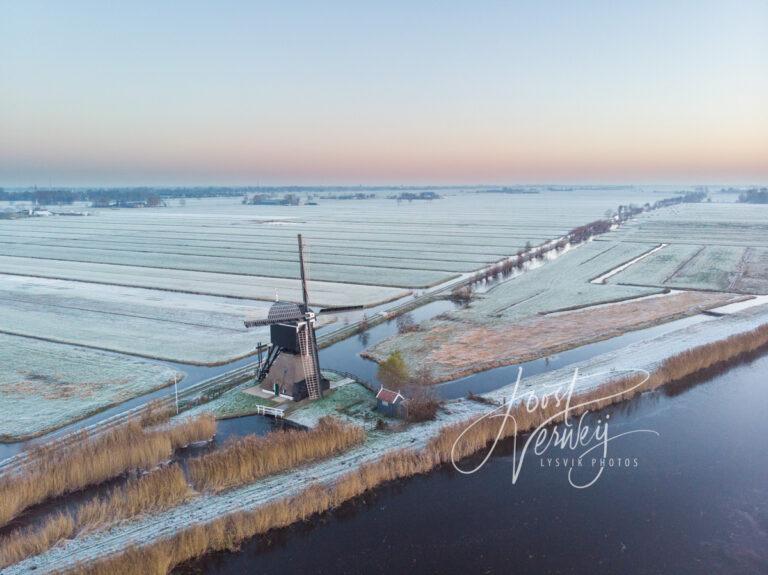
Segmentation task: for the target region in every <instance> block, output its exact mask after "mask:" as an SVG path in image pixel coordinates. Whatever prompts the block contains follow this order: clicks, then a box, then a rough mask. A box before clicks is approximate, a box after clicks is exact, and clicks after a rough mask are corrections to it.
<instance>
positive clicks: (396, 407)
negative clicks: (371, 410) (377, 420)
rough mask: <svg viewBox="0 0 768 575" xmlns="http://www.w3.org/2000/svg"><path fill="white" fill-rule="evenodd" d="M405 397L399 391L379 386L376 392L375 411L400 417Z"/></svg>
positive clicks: (388, 415)
mask: <svg viewBox="0 0 768 575" xmlns="http://www.w3.org/2000/svg"><path fill="white" fill-rule="evenodd" d="M404 401H405V397H403V395H402V394H401V393H400V392H399V391H392V390H391V389H386V388H385V387H384V386H381V389H380V390H379V392H378V393H377V394H376V411H380V412H381V413H382V414H383V415H386V416H387V417H401V416H402V415H403V408H404V404H403V402H404Z"/></svg>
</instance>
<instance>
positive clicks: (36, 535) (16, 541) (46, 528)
mask: <svg viewBox="0 0 768 575" xmlns="http://www.w3.org/2000/svg"><path fill="white" fill-rule="evenodd" d="M74 532H75V521H74V519H73V518H72V515H71V514H69V513H58V514H56V515H54V516H53V517H51V518H50V519H48V520H47V521H46V522H45V524H44V525H42V526H41V527H28V528H26V529H19V530H17V531H14V532H13V533H11V534H10V535H7V536H6V537H4V538H3V539H2V541H0V569H3V568H4V567H7V566H8V565H12V564H14V563H18V562H19V561H21V560H23V559H26V558H27V557H32V556H33V555H39V554H40V553H43V552H44V551H47V550H48V549H50V548H51V547H53V546H54V545H56V544H57V543H58V542H59V541H61V540H63V539H69V538H71V537H72V535H73V534H74Z"/></svg>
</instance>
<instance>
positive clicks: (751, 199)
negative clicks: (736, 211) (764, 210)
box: [739, 188, 768, 204]
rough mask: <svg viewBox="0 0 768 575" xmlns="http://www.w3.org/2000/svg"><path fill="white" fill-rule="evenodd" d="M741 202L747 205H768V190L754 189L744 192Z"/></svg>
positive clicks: (741, 195)
mask: <svg viewBox="0 0 768 575" xmlns="http://www.w3.org/2000/svg"><path fill="white" fill-rule="evenodd" d="M739 201H740V202H743V203H746V204H768V188H760V189H759V190H758V189H757V188H753V189H751V190H747V191H745V192H742V193H740V194H739Z"/></svg>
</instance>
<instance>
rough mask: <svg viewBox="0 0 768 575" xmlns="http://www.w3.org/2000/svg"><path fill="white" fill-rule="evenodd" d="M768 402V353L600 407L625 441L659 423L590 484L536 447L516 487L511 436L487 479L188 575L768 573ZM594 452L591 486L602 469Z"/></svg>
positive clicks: (418, 495)
mask: <svg viewBox="0 0 768 575" xmlns="http://www.w3.org/2000/svg"><path fill="white" fill-rule="evenodd" d="M767 411H768V354H765V352H763V355H761V356H753V357H752V358H750V359H748V360H746V361H744V362H742V363H740V364H739V365H737V366H734V367H732V368H731V369H728V370H725V371H723V370H720V371H710V372H709V373H707V374H705V375H702V376H699V377H697V378H695V379H690V380H688V381H686V382H683V383H680V384H677V385H674V386H670V387H666V388H662V389H660V390H658V391H655V392H652V393H646V394H643V395H642V396H640V397H637V398H635V399H634V400H632V401H629V402H625V403H623V404H619V405H616V406H613V407H611V408H609V409H607V410H604V411H601V412H599V413H597V414H591V415H588V416H587V417H585V419H584V421H583V424H584V425H589V426H591V427H594V426H595V425H597V424H598V422H602V423H603V424H604V423H605V422H606V421H609V422H610V423H609V430H610V431H609V433H610V435H611V436H616V435H618V434H621V433H626V432H632V431H636V430H641V429H644V430H651V431H654V432H657V433H658V436H656V435H654V434H651V433H632V434H630V435H626V436H624V437H621V438H618V439H616V440H614V441H612V442H610V447H609V453H608V458H606V462H605V466H604V467H603V472H602V475H601V476H600V477H599V479H598V480H597V481H596V482H595V483H594V485H592V486H591V487H589V488H586V489H575V488H574V487H572V486H571V485H570V484H569V479H568V475H567V471H566V468H563V467H554V466H549V465H548V460H554V459H555V458H561V459H562V458H572V457H575V456H577V455H579V454H580V453H581V452H582V451H583V448H579V449H577V450H575V451H561V450H559V449H552V448H550V450H548V451H547V452H545V453H544V454H543V455H542V456H538V455H535V454H533V455H531V454H530V453H529V454H528V455H527V456H526V459H525V460H524V464H523V467H522V468H521V472H520V476H519V478H518V481H517V483H516V484H513V483H512V472H513V455H512V454H513V448H514V442H513V441H512V440H507V441H505V442H503V443H502V444H499V446H497V448H496V450H495V452H494V454H493V456H492V457H491V458H490V459H489V460H488V462H487V463H486V465H485V466H484V467H482V468H481V469H480V470H479V471H478V472H477V473H475V474H473V475H462V474H460V473H458V472H457V471H455V470H454V469H453V467H452V466H450V465H447V466H444V467H442V468H440V469H439V470H437V471H435V472H432V473H430V474H427V475H424V476H419V477H414V478H410V479H407V480H402V481H397V482H394V483H391V484H388V485H386V486H383V487H381V488H379V489H376V490H374V491H373V492H371V493H369V494H366V495H365V496H363V497H361V498H358V499H356V500H354V501H351V502H348V503H347V504H345V505H343V506H342V507H341V508H339V509H337V510H335V511H333V512H329V513H325V514H323V515H321V516H319V517H317V518H315V519H313V520H312V521H310V522H307V523H303V524H299V525H295V526H293V527H290V528H287V529H283V530H279V531H275V532H272V533H270V534H269V535H268V536H266V537H259V538H255V539H253V540H251V541H249V542H247V543H246V544H244V545H243V547H242V549H241V551H239V552H236V553H218V554H214V555H210V556H207V557H205V558H203V559H202V560H200V561H197V562H195V563H193V564H189V565H185V566H183V567H181V568H179V569H178V570H177V571H176V573H177V575H181V574H184V575H187V574H193V573H195V574H197V573H206V574H210V575H234V574H239V573H263V574H269V573H275V574H277V573H279V574H281V575H286V574H291V573H302V574H303V573H329V574H339V573H366V574H368V573H387V574H390V573H522V574H528V573H530V574H537V575H538V574H542V573H578V574H581V573H625V574H635V573H637V574H645V573H648V574H651V573H675V574H688V573H696V574H700V573H707V574H709V573H726V574H734V575H735V574H745V573H754V574H758V573H761V574H762V573H766V572H768V482H766V478H768V450H766V449H765V437H766V435H768V419H766V417H765V413H766V412H767ZM607 416H610V418H609V419H606V417H607ZM559 429H562V426H560V427H559ZM524 439H525V438H522V440H524ZM518 442H519V443H518V449H519V448H520V443H521V442H522V441H521V439H519V440H518ZM518 455H519V452H518ZM591 457H592V455H590V456H589V457H585V459H586V460H587V461H586V467H585V468H584V469H579V470H577V471H578V473H577V474H576V475H575V478H576V481H577V482H578V481H579V480H580V479H581V480H584V481H585V480H587V479H589V478H590V477H592V476H594V474H595V473H596V472H597V471H598V470H599V469H600V462H598V464H597V467H595V466H594V465H590V463H591V461H590V459H591ZM481 459H482V454H478V455H476V456H473V457H472V458H469V460H467V461H464V462H462V467H463V468H470V467H473V466H474V465H476V464H477V463H479V461H480V460H481Z"/></svg>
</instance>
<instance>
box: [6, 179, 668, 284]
mask: <svg viewBox="0 0 768 575" xmlns="http://www.w3.org/2000/svg"><path fill="white" fill-rule="evenodd" d="M448 194H449V195H447V196H446V197H445V198H443V199H440V200H435V201H431V202H427V201H413V202H397V201H395V200H390V199H386V198H384V197H380V198H376V199H370V200H326V199H322V198H321V199H317V198H316V200H317V201H318V203H319V205H317V206H307V205H302V206H247V205H241V204H240V199H239V198H212V199H203V200H193V199H188V200H186V201H185V205H184V206H180V205H178V202H176V201H171V206H169V207H166V208H154V209H120V210H108V209H106V210H105V209H100V210H99V209H97V210H94V215H93V216H89V217H47V218H30V219H25V220H15V221H0V256H3V257H2V258H0V273H19V272H18V271H17V270H18V269H19V267H24V268H27V269H28V268H38V269H39V270H40V271H39V275H42V276H44V277H50V276H49V275H46V274H47V273H48V272H46V270H47V269H48V268H49V267H53V268H54V269H55V270H56V271H55V272H54V273H56V275H55V277H58V278H61V277H62V274H63V273H65V272H63V271H62V269H64V270H66V269H67V266H64V267H63V268H62V266H61V265H60V262H67V263H69V262H72V263H76V262H79V263H80V264H81V265H79V266H77V267H76V268H75V269H76V271H73V272H72V273H73V275H74V274H77V277H73V278H72V279H81V277H82V274H83V273H84V272H83V265H87V268H85V269H86V270H87V272H86V273H88V272H90V273H92V274H94V277H96V276H99V277H102V279H105V278H104V277H103V276H107V275H110V274H111V275H115V274H116V273H117V272H116V270H115V269H114V267H115V266H119V267H127V269H125V270H124V273H123V274H121V275H124V276H138V277H140V278H141V281H142V282H143V284H142V285H144V287H155V286H152V285H145V284H146V283H147V279H148V278H147V276H149V279H150V280H151V278H152V277H154V276H155V274H156V270H163V271H166V270H169V271H170V270H172V271H183V272H208V273H216V274H222V275H233V276H236V277H242V276H253V277H248V278H247V279H248V280H249V281H250V282H251V283H252V284H254V285H259V284H261V283H262V282H263V281H264V279H265V278H297V277H298V265H297V255H296V234H297V233H299V232H301V233H302V234H304V236H305V239H306V241H307V244H308V255H309V262H310V276H311V278H312V279H314V280H317V281H325V282H335V283H345V284H346V283H352V284H364V285H373V286H391V287H396V288H402V289H408V288H423V287H426V286H430V285H434V284H436V283H440V282H443V281H445V280H447V279H450V278H451V277H453V276H455V275H457V274H459V273H463V272H469V271H472V270H474V269H477V268H479V267H482V266H483V265H484V264H488V263H491V262H494V261H497V260H499V259H500V258H502V257H504V256H506V255H510V254H513V253H514V252H515V251H517V250H518V249H520V248H522V247H524V246H525V244H526V243H527V242H531V243H533V244H537V243H541V242H543V241H545V240H548V239H551V238H553V237H558V236H560V235H562V234H563V233H565V232H566V231H568V230H569V229H571V228H573V227H576V226H579V225H582V224H585V223H587V222H590V221H593V220H596V219H599V218H601V217H604V214H605V212H606V211H607V210H615V209H616V207H617V206H618V205H619V204H627V203H632V202H636V203H637V202H645V201H655V200H656V199H658V198H659V197H662V196H661V195H657V194H654V193H652V192H640V191H630V190H619V191H578V192H577V191H570V192H548V191H544V192H542V193H540V194H524V195H523V194H515V195H512V194H487V193H484V194H477V193H462V194H460V193H457V192H449V193H448ZM137 268H146V269H145V271H144V272H141V271H140V270H139V269H137ZM160 277H161V278H163V277H164V276H163V274H160ZM113 281H118V280H117V279H113ZM160 281H162V280H160ZM121 283H123V284H124V285H136V281H135V280H130V279H129V280H125V281H123V282H121ZM157 287H160V288H162V289H167V288H166V284H162V283H161V284H159V285H158V286H157ZM182 289H183V287H182ZM342 289H343V288H342Z"/></svg>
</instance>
